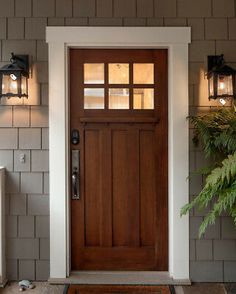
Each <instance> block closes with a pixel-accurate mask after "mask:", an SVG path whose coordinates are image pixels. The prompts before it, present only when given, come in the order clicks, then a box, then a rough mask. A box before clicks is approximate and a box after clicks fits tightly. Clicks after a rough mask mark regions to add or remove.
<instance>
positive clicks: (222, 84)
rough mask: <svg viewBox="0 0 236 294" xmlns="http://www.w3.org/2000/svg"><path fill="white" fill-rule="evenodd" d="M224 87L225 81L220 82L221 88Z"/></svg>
mask: <svg viewBox="0 0 236 294" xmlns="http://www.w3.org/2000/svg"><path fill="white" fill-rule="evenodd" d="M224 88H225V83H224V82H220V89H221V90H224Z"/></svg>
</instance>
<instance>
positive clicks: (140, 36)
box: [46, 27, 191, 47]
mask: <svg viewBox="0 0 236 294" xmlns="http://www.w3.org/2000/svg"><path fill="white" fill-rule="evenodd" d="M114 37H115V38H114ZM46 40H47V42H48V43H51V42H55V43H62V42H63V43H66V44H71V45H72V44H75V46H76V45H82V46H85V47H87V46H92V47H94V46H96V45H97V46H102V47H103V46H104V44H107V46H108V45H109V44H110V45H111V46H112V47H114V45H115V44H116V45H117V46H121V45H122V44H124V45H125V46H126V47H127V46H128V45H130V46H132V47H136V46H137V45H138V44H142V45H143V46H145V47H147V46H148V47H149V46H152V45H153V46H155V44H156V43H157V42H158V44H162V43H171V44H183V43H185V44H187V43H190V42H191V40H190V28H189V27H164V28H163V27H112V28H111V27H47V29H46Z"/></svg>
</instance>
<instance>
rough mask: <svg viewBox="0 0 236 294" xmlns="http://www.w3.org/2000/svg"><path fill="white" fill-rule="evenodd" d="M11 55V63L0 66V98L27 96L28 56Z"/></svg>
mask: <svg viewBox="0 0 236 294" xmlns="http://www.w3.org/2000/svg"><path fill="white" fill-rule="evenodd" d="M11 55H12V56H11V59H10V62H11V63H10V64H7V65H4V66H3V67H2V68H0V82H1V84H0V99H1V98H3V97H7V98H11V97H19V98H22V97H26V98H28V78H29V56H28V55H14V53H12V54H11Z"/></svg>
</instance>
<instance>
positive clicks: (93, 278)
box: [48, 271, 191, 285]
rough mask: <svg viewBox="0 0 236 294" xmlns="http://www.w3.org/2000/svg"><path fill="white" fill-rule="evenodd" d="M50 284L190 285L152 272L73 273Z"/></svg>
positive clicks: (50, 281)
mask: <svg viewBox="0 0 236 294" xmlns="http://www.w3.org/2000/svg"><path fill="white" fill-rule="evenodd" d="M48 282H49V283H50V284H88V285H89V284H91V285H96V284H98V285H190V284H191V281H190V280H188V279H180V280H175V279H173V278H171V277H170V275H169V272H154V271H74V272H71V274H70V276H69V277H67V278H64V279H63V278H62V279H61V278H49V280H48Z"/></svg>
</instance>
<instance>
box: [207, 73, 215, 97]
mask: <svg viewBox="0 0 236 294" xmlns="http://www.w3.org/2000/svg"><path fill="white" fill-rule="evenodd" d="M208 83H209V84H208V85H209V96H210V97H214V76H213V75H212V76H211V77H210V78H209V81H208Z"/></svg>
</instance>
